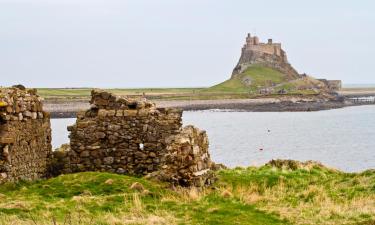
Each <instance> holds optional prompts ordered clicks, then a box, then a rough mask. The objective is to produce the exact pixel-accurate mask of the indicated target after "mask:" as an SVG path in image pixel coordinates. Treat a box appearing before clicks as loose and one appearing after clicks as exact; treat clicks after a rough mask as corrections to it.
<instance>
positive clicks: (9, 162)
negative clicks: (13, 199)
mask: <svg viewBox="0 0 375 225" xmlns="http://www.w3.org/2000/svg"><path fill="white" fill-rule="evenodd" d="M51 154H52V147H51V128H50V118H49V114H48V113H46V112H44V111H43V106H42V102H41V98H40V97H39V96H38V95H37V93H36V90H34V89H31V90H26V89H25V88H24V87H23V86H17V87H13V88H7V89H0V184H1V183H4V182H14V181H19V180H35V179H39V178H42V177H46V176H47V172H48V160H49V158H50V156H51Z"/></svg>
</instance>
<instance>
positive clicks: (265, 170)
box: [0, 166, 375, 225]
mask: <svg viewBox="0 0 375 225" xmlns="http://www.w3.org/2000/svg"><path fill="white" fill-rule="evenodd" d="M218 176H219V180H218V182H217V183H216V187H215V188H214V189H212V188H207V189H204V190H203V191H202V192H198V191H197V190H196V189H177V191H172V190H170V189H168V188H166V186H165V185H164V184H161V183H156V182H153V181H148V180H145V179H143V178H134V177H129V176H121V175H115V174H108V173H93V172H89V173H79V174H72V175H63V176H60V177H57V178H53V179H49V180H44V181H39V182H34V183H22V184H18V185H11V184H8V185H3V186H0V193H1V194H0V224H8V223H11V222H13V224H36V223H34V222H33V221H37V224H52V222H53V221H54V220H56V221H57V222H58V224H64V221H65V224H254V225H257V224H259V225H267V224H327V225H328V224H353V225H354V224H363V225H365V224H366V225H370V224H374V222H375V221H374V220H375V216H374V215H375V172H374V171H372V172H370V171H369V172H365V173H361V174H346V173H341V172H337V171H332V170H328V169H326V168H323V167H314V168H312V169H296V170H290V169H277V168H273V167H270V166H263V167H260V168H253V167H250V168H236V169H229V170H222V171H219V172H218ZM108 179H112V181H113V183H112V184H106V183H105V181H107V180H108ZM135 181H138V182H140V183H142V184H143V185H144V186H145V188H147V189H148V190H149V191H150V193H149V194H140V193H138V192H137V191H134V190H130V188H129V187H130V185H131V184H132V183H133V182H135ZM225 193H226V194H225ZM69 221H72V222H69Z"/></svg>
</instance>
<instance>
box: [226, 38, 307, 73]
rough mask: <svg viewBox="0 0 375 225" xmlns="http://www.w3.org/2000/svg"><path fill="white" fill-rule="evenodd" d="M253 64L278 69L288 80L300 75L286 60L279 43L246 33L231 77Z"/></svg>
mask: <svg viewBox="0 0 375 225" xmlns="http://www.w3.org/2000/svg"><path fill="white" fill-rule="evenodd" d="M253 64H257V65H262V66H265V67H270V68H273V69H275V70H278V71H280V72H281V73H283V74H285V75H286V76H287V78H288V79H290V80H293V79H297V78H299V77H301V76H300V75H299V74H298V72H297V71H296V70H295V69H294V68H293V67H292V66H291V65H290V63H289V62H288V59H287V56H286V53H285V51H284V50H283V49H282V48H281V43H273V42H272V39H268V42H267V43H262V42H260V41H259V38H258V37H257V36H254V37H252V36H251V35H250V34H247V37H246V42H245V45H244V46H243V47H242V51H241V57H240V60H239V62H238V64H237V65H236V67H235V68H234V70H233V73H232V77H235V76H236V75H237V74H240V73H242V72H243V71H245V70H246V69H247V68H248V67H250V66H251V65H253Z"/></svg>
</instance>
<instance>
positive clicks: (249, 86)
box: [208, 65, 287, 92]
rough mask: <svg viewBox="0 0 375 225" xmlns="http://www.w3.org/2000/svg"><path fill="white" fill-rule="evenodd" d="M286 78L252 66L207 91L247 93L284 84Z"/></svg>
mask: <svg viewBox="0 0 375 225" xmlns="http://www.w3.org/2000/svg"><path fill="white" fill-rule="evenodd" d="M286 81H287V79H286V76H285V75H284V74H282V73H280V72H279V71H277V70H274V69H271V68H268V67H263V66H259V65H254V66H251V67H249V68H248V69H247V70H245V71H244V72H243V73H241V74H238V75H237V76H236V77H235V78H231V79H229V80H226V81H224V82H222V83H220V84H217V85H215V86H213V87H211V88H209V89H208V91H212V92H249V91H256V90H258V89H259V88H261V87H265V86H267V85H271V84H279V83H282V82H286Z"/></svg>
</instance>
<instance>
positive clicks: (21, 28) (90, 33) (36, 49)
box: [0, 0, 375, 87]
mask: <svg viewBox="0 0 375 225" xmlns="http://www.w3.org/2000/svg"><path fill="white" fill-rule="evenodd" d="M374 12H375V1H373V0H356V1H354V0H330V1H327V0H314V1H301V0H283V1H280V0H267V1H260V0H257V1H250V0H232V1H229V0H147V1H146V0H0V86H8V85H12V84H15V83H22V84H24V85H26V86H29V87H82V86H85V87H198V86H199V87H203V86H210V85H213V84H216V83H218V82H221V81H223V80H225V79H227V78H229V76H230V73H231V71H232V69H233V67H234V66H235V64H236V63H237V61H238V58H239V56H240V49H241V47H242V45H243V42H244V38H245V35H246V33H248V32H251V33H256V34H257V35H258V36H259V37H260V39H261V40H263V41H265V40H266V39H267V38H273V39H274V41H277V42H281V43H282V46H283V48H284V49H285V50H286V52H287V54H288V58H289V61H290V62H291V63H292V65H293V66H294V67H295V68H296V69H297V70H298V71H299V72H300V73H303V72H306V73H308V74H312V75H314V76H315V77H324V78H328V79H341V80H343V81H344V83H375V74H374V64H375V60H374V53H375V44H374V40H375V13H374Z"/></svg>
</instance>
